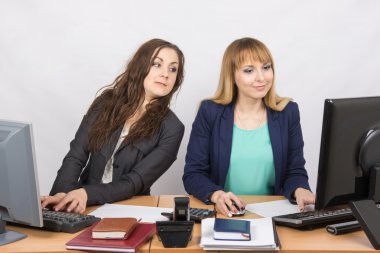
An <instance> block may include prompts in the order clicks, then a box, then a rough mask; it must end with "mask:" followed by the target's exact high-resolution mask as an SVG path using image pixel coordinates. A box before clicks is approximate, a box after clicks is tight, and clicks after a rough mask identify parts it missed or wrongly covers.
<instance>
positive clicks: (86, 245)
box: [66, 223, 156, 252]
mask: <svg viewBox="0 0 380 253" xmlns="http://www.w3.org/2000/svg"><path fill="white" fill-rule="evenodd" d="M96 224H97V223H95V224H93V225H92V226H91V227H89V228H87V229H86V230H84V231H83V232H82V233H80V234H79V235H77V236H76V237H74V238H73V239H71V240H70V241H68V242H67V243H66V249H76V250H93V251H110V252H136V251H137V249H138V248H139V247H141V245H143V244H144V243H145V242H146V241H148V240H149V239H150V238H151V237H152V236H153V235H154V234H155V233H156V224H155V223H138V225H137V226H136V228H135V230H134V231H133V233H132V234H131V235H130V236H129V237H128V239H126V240H113V239H92V238H91V235H92V229H93V228H94V227H95V225H96Z"/></svg>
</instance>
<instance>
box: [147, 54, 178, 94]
mask: <svg viewBox="0 0 380 253" xmlns="http://www.w3.org/2000/svg"><path fill="white" fill-rule="evenodd" d="M178 64H179V60H178V56H177V52H176V51H175V50H174V49H171V48H162V49H161V50H160V52H159V53H158V55H157V56H156V58H155V59H154V60H153V64H152V66H151V67H150V70H149V73H148V75H147V76H146V77H145V79H144V89H145V99H146V100H147V101H150V100H152V99H155V98H158V97H163V96H166V95H168V94H169V93H170V92H171V91H172V89H173V87H174V84H175V81H176V79H177V72H178Z"/></svg>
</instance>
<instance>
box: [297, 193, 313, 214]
mask: <svg viewBox="0 0 380 253" xmlns="http://www.w3.org/2000/svg"><path fill="white" fill-rule="evenodd" d="M294 197H295V198H296V201H297V205H298V208H299V209H300V212H303V211H304V210H305V206H306V205H310V204H314V203H315V196H314V194H313V193H312V192H311V191H309V190H306V189H304V188H297V189H296V190H295V191H294Z"/></svg>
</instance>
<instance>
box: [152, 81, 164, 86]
mask: <svg viewBox="0 0 380 253" xmlns="http://www.w3.org/2000/svg"><path fill="white" fill-rule="evenodd" d="M155 83H156V84H158V85H162V86H167V84H165V83H162V82H155Z"/></svg>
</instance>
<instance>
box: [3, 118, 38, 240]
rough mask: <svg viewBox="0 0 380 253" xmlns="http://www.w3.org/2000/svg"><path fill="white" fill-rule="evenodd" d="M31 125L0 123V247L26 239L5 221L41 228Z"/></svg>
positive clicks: (11, 122) (4, 121)
mask: <svg viewBox="0 0 380 253" xmlns="http://www.w3.org/2000/svg"><path fill="white" fill-rule="evenodd" d="M35 165H36V162H35V155H34V146H33V135H32V126H31V124H28V123H20V122H14V121H8V120H0V245H2V244H6V243H9V242H11V241H15V240H18V239H21V238H23V237H25V235H20V234H19V233H16V232H14V231H9V230H6V229H5V223H6V222H7V221H9V222H13V223H18V224H24V225H29V226H36V227H42V224H43V221H42V210H41V203H40V195H39V188H38V177H37V170H36V166H35Z"/></svg>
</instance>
